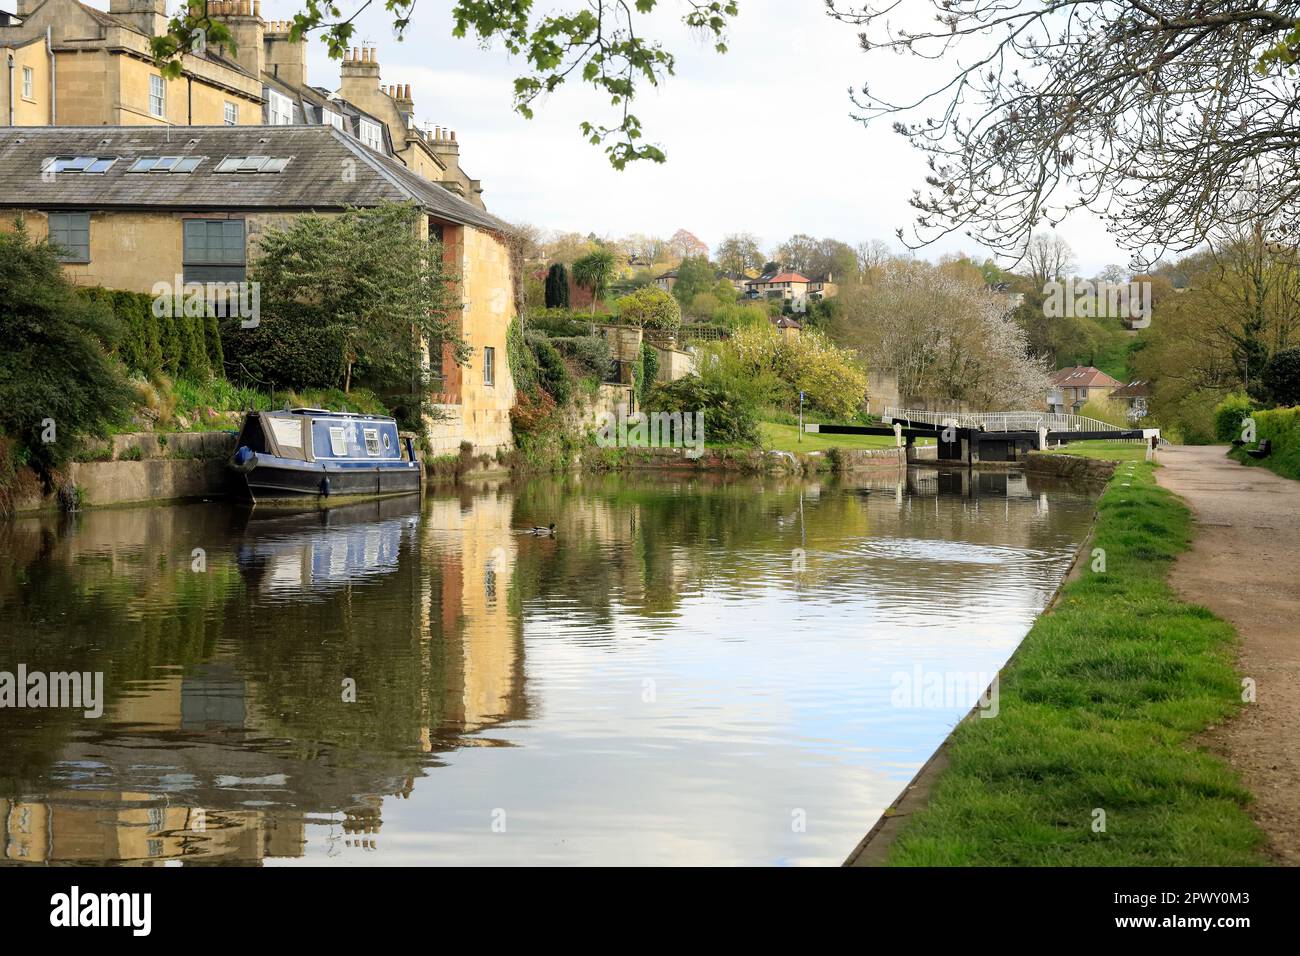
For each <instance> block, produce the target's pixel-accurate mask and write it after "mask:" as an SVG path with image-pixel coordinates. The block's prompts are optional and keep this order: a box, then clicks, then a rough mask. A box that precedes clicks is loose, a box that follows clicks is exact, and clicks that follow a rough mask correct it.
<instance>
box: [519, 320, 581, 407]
mask: <svg viewBox="0 0 1300 956" xmlns="http://www.w3.org/2000/svg"><path fill="white" fill-rule="evenodd" d="M524 342H525V343H527V345H528V348H529V349H530V350H531V351H532V353H533V355H534V357H535V358H536V360H537V384H538V385H540V386H541V387H542V390H543V391H545V392H546V394H547V395H549V396H550V397H551V398H552V399H553V400H554V401H555V404H557V405H563V404H565V403H566V402H568V400H569V397H570V396H571V395H572V394H573V376H572V375H570V374H569V369H568V367H567V366H566V365H565V364H564V358H563V356H561V355H560V352H559V349H557V348H556V347H555V346H554V345H552V344H551V340H550V339H549V338H547V337H546V336H545V335H543V334H542V333H540V332H534V331H532V330H529V331H527V332H525V333H524Z"/></svg>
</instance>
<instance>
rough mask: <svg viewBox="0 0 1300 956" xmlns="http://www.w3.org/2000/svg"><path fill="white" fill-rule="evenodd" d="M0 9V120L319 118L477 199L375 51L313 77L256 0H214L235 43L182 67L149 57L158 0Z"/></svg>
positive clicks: (476, 190) (32, 1)
mask: <svg viewBox="0 0 1300 956" xmlns="http://www.w3.org/2000/svg"><path fill="white" fill-rule="evenodd" d="M14 2H16V4H17V10H16V13H4V12H0V59H3V60H4V62H5V69H6V70H7V75H6V77H5V78H4V79H3V80H0V125H5V126H128V125H146V126H150V125H159V126H162V125H172V126H216V125H232V126H233V125H267V126H272V125H316V126H320V125H327V126H334V127H335V128H337V129H339V130H340V131H342V132H344V133H346V134H348V135H350V136H352V137H354V138H356V139H357V140H359V141H360V142H362V143H363V144H365V145H366V146H367V147H369V148H370V149H372V150H374V151H375V152H379V153H383V154H385V155H388V156H391V157H392V158H394V159H396V160H397V161H398V162H400V163H401V164H402V165H404V166H406V167H407V168H408V169H410V170H411V171H413V172H415V173H416V174H418V175H420V176H422V177H424V178H425V179H427V180H429V181H431V182H437V183H440V184H442V186H443V188H444V189H447V190H448V191H449V192H451V193H453V194H454V195H457V196H459V197H461V198H462V199H465V200H467V201H468V202H470V203H471V204H473V205H475V206H477V207H479V208H480V209H482V208H485V207H484V204H483V199H482V193H483V187H482V184H481V183H480V182H479V181H478V180H476V179H473V178H471V177H470V176H469V175H468V174H467V173H466V172H465V171H464V170H463V169H461V166H460V144H459V142H458V141H457V139H456V134H455V132H453V131H451V130H450V129H446V128H443V127H441V126H435V127H432V128H428V127H425V126H422V125H421V124H420V123H419V122H418V121H417V119H416V112H415V103H414V100H413V98H412V93H411V86H410V84H409V83H404V84H397V85H386V84H383V83H381V78H380V72H379V56H378V51H377V50H375V49H374V48H371V47H367V48H365V49H359V50H355V49H354V50H351V51H349V53H348V55H347V56H346V57H345V58H344V60H343V63H342V66H341V69H340V78H339V87H338V89H337V90H335V91H333V92H331V91H330V90H327V89H324V88H322V87H315V86H310V85H309V84H308V79H307V62H306V47H307V45H306V43H305V42H303V41H301V40H300V41H297V42H294V41H292V40H290V37H289V26H290V24H289V23H287V22H285V21H270V22H268V21H265V20H263V19H262V16H261V2H260V0H210V2H209V4H208V9H209V12H210V14H211V16H212V17H213V18H214V19H217V20H220V21H222V22H223V23H224V24H225V25H226V26H227V28H228V29H229V30H230V33H231V36H232V38H233V39H234V41H235V42H234V46H233V47H231V48H226V47H225V46H222V45H215V44H213V45H208V46H207V47H206V48H205V49H204V50H203V51H202V52H199V53H193V54H185V55H184V56H183V57H182V60H181V68H182V73H181V76H180V78H179V79H175V80H168V79H167V78H166V77H164V76H163V75H162V73H161V71H160V70H159V69H158V67H157V65H156V64H155V63H154V61H153V56H152V54H151V52H150V48H149V39H150V38H151V37H154V36H159V35H161V34H163V33H165V32H166V31H167V22H168V19H169V18H168V16H167V12H166V0H109V10H108V12H107V13H105V12H103V11H101V10H97V9H95V8H93V7H89V6H86V5H84V4H82V3H78V2H77V0H14Z"/></svg>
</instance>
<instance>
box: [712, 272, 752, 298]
mask: <svg viewBox="0 0 1300 956" xmlns="http://www.w3.org/2000/svg"><path fill="white" fill-rule="evenodd" d="M719 278H721V279H726V280H727V281H728V282H730V283H731V286H732V288H734V289H735V290H736V291H737V292H739V293H740V294H741V295H744V294H745V293H746V292H748V291H749V283H750V281H751V280H750V277H749V276H747V275H745V273H743V272H723V273H722V274H721V275H720V276H719Z"/></svg>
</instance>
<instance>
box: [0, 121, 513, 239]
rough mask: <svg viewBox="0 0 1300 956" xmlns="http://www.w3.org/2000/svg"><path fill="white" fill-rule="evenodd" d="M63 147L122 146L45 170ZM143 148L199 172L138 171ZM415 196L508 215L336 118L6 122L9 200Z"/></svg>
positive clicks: (456, 208)
mask: <svg viewBox="0 0 1300 956" xmlns="http://www.w3.org/2000/svg"><path fill="white" fill-rule="evenodd" d="M55 156H116V157H119V160H118V162H116V163H114V164H113V165H112V167H111V168H109V169H108V171H107V172H104V173H71V172H69V173H59V174H58V175H57V176H56V177H54V178H53V179H52V180H51V181H48V182H47V181H45V180H42V178H41V169H42V166H43V164H44V163H45V162H46V160H48V159H50V158H52V157H55ZM140 156H199V157H202V158H203V159H202V162H200V163H199V165H198V168H196V169H195V170H194V172H192V173H130V172H127V170H128V168H130V166H131V163H132V161H134V160H135V159H136V158H137V157H140ZM227 156H271V157H280V158H284V157H287V158H288V159H289V164H288V166H287V167H286V168H285V170H284V171H283V172H281V173H218V172H216V171H215V170H216V167H217V164H218V163H220V162H221V160H222V159H224V158H225V157H227ZM384 201H392V202H409V201H415V202H417V203H419V204H420V206H422V207H423V208H424V209H425V210H426V211H427V212H428V213H430V214H431V215H434V216H438V217H439V218H442V219H447V220H449V221H451V222H457V223H461V224H464V225H472V226H479V227H481V228H484V229H490V230H493V231H505V230H508V229H509V228H510V227H509V225H508V224H507V223H506V222H504V221H503V220H501V219H498V218H497V217H496V216H493V215H490V214H489V213H486V212H484V211H483V210H481V209H479V208H478V207H476V206H474V205H471V204H470V203H468V202H466V201H465V200H463V199H460V198H459V197H457V196H454V195H452V194H451V193H450V192H448V191H447V190H446V189H444V188H443V187H442V186H439V185H438V184H437V183H432V182H429V181H428V180H426V179H424V178H422V177H420V176H418V175H416V174H415V173H413V172H411V171H410V170H408V169H407V168H406V167H405V166H403V165H402V164H401V163H399V162H397V161H396V160H394V159H390V158H388V157H386V156H380V155H379V154H378V153H375V152H374V151H373V150H371V149H368V148H367V147H366V146H364V145H362V144H361V143H360V142H357V141H356V140H354V139H352V138H351V137H349V136H347V135H346V134H344V133H342V132H340V131H339V130H337V129H335V128H334V127H333V126H173V127H170V128H169V127H165V126H80V127H78V126H25V127H5V128H0V208H7V209H103V210H107V209H136V210H138V209H175V210H186V211H202V210H213V211H217V210H224V211H232V212H233V211H243V210H254V209H264V210H281V211H291V210H296V211H310V210H318V211H329V210H339V209H344V208H346V207H348V206H373V205H377V204H378V203H380V202H384Z"/></svg>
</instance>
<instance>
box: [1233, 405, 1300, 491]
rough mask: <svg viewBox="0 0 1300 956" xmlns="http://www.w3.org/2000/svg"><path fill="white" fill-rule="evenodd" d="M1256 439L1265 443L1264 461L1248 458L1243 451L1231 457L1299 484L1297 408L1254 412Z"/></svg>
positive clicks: (1299, 419)
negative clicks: (1263, 468) (1265, 455)
mask: <svg viewBox="0 0 1300 956" xmlns="http://www.w3.org/2000/svg"><path fill="white" fill-rule="evenodd" d="M1253 417H1254V419H1255V437H1256V438H1257V439H1258V440H1259V441H1261V442H1263V441H1267V442H1268V443H1269V445H1270V451H1269V454H1268V457H1266V458H1251V457H1250V456H1249V455H1247V454H1246V448H1245V447H1242V448H1237V449H1234V450H1233V451H1232V453H1231V454H1232V457H1233V458H1236V459H1237V460H1238V461H1239V462H1241V463H1242V464H1243V465H1262V466H1263V467H1265V468H1268V469H1270V470H1271V471H1274V472H1276V473H1277V474H1279V475H1281V476H1282V477H1283V478H1291V479H1293V480H1296V481H1300V408H1273V409H1269V410H1268V411H1257V412H1255V413H1254V415H1253Z"/></svg>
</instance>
